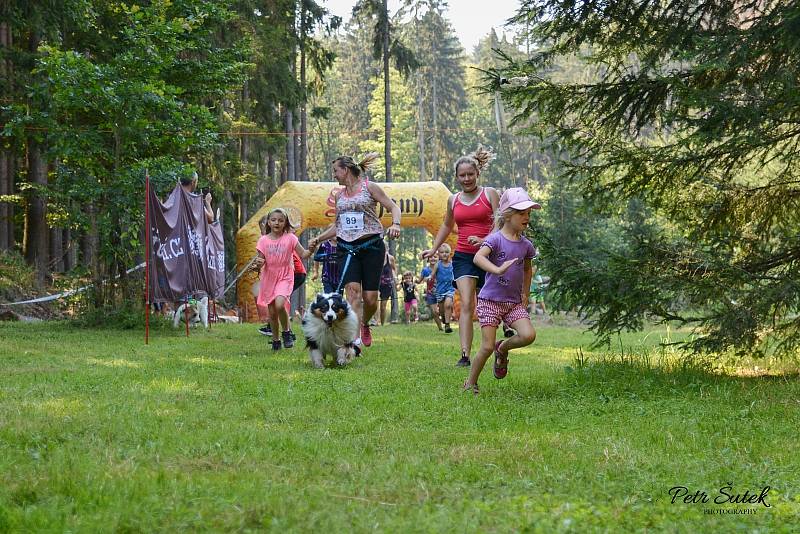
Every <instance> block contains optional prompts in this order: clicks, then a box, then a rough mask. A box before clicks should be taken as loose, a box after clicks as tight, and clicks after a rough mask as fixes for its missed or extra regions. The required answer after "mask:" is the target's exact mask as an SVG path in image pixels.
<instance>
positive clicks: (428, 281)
mask: <svg viewBox="0 0 800 534" xmlns="http://www.w3.org/2000/svg"><path fill="white" fill-rule="evenodd" d="M438 261H439V255H438V254H437V253H433V254H432V255H430V256H428V265H426V266H425V267H423V268H422V272H421V273H419V277H417V283H418V284H421V283H422V282H425V304H427V305H428V307H429V308H430V310H431V317H433V320H434V321H435V322H436V328H438V329H439V331H440V332H441V331H442V319H441V318H440V317H439V305H438V304H437V303H436V291H435V290H436V279H434V278H433V276H431V275H432V274H433V268H434V267H436V263H437V262H438Z"/></svg>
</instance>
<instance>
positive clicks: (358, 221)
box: [340, 211, 364, 231]
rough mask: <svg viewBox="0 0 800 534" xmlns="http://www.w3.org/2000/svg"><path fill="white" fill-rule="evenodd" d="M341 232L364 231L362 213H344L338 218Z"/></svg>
mask: <svg viewBox="0 0 800 534" xmlns="http://www.w3.org/2000/svg"><path fill="white" fill-rule="evenodd" d="M340 221H341V223H342V229H343V230H350V231H360V230H363V229H364V213H363V212H360V211H345V212H344V213H342V215H341V216H340Z"/></svg>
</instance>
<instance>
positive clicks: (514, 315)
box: [475, 298, 531, 327]
mask: <svg viewBox="0 0 800 534" xmlns="http://www.w3.org/2000/svg"><path fill="white" fill-rule="evenodd" d="M475 312H476V313H477V315H478V322H479V323H480V325H481V326H494V327H497V326H500V321H503V322H505V323H506V324H507V325H509V326H510V325H511V323H513V322H514V321H518V320H520V319H530V318H531V316H530V315H528V310H527V309H526V308H525V306H523V305H522V303H521V302H495V301H493V300H486V299H481V298H479V299H478V305H477V307H476V308H475Z"/></svg>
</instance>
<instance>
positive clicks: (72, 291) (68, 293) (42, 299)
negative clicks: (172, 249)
mask: <svg viewBox="0 0 800 534" xmlns="http://www.w3.org/2000/svg"><path fill="white" fill-rule="evenodd" d="M139 269H144V263H140V264H139V265H137V266H136V267H133V268H131V269H128V270H127V271H125V274H131V273H132V272H133V271H138V270H139ZM119 277H120V275H117V276H115V277H114V278H119ZM93 285H94V284H89V285H88V286H83V287H79V288H78V289H70V290H69V291H65V292H63V293H58V294H56V295H47V296H45V297H39V298H37V299H30V300H21V301H19V302H0V306H16V305H18V304H35V303H37V302H49V301H51V300H58V299H63V298H64V297H69V296H71V295H74V294H76V293H80V292H82V291H86V290H87V289H89V288H90V287H92V286H93Z"/></svg>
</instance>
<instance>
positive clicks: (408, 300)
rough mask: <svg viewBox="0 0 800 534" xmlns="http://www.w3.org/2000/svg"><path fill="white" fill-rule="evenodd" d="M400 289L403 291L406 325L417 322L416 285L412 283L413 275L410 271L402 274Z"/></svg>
mask: <svg viewBox="0 0 800 534" xmlns="http://www.w3.org/2000/svg"><path fill="white" fill-rule="evenodd" d="M400 289H402V290H403V304H404V306H405V310H406V324H408V323H410V322H411V321H414V322H415V323H416V322H417V321H418V320H419V313H418V310H417V284H416V283H414V275H413V274H411V271H406V272H404V273H403V281H402V282H400Z"/></svg>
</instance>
